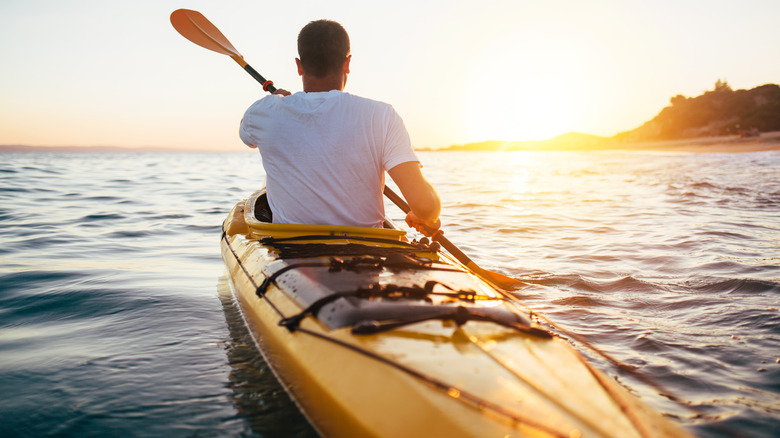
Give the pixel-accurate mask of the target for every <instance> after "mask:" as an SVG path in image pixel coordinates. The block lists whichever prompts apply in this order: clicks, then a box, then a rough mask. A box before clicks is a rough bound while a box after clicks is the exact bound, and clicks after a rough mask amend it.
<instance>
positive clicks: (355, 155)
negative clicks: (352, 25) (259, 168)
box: [240, 90, 419, 227]
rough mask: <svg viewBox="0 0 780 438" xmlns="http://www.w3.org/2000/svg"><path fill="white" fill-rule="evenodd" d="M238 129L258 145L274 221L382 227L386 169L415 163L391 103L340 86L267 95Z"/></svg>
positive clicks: (253, 106)
mask: <svg viewBox="0 0 780 438" xmlns="http://www.w3.org/2000/svg"><path fill="white" fill-rule="evenodd" d="M240 134H241V140H243V142H244V143H246V144H247V145H249V146H257V147H258V149H259V150H260V155H261V156H262V161H263V168H264V169H265V173H266V190H267V193H268V201H269V204H270V205H271V211H272V212H273V218H274V222H275V223H290V224H327V225H354V226H361V227H381V224H382V221H383V219H384V202H383V198H382V190H383V188H384V182H385V171H386V170H388V169H392V168H393V167H395V166H397V165H398V164H401V163H405V162H409V161H419V159H418V158H417V155H416V154H415V153H414V150H413V149H412V145H411V141H410V140H409V134H408V133H407V131H406V127H404V124H403V121H402V120H401V117H400V116H399V115H398V114H397V113H396V112H395V110H394V109H393V107H392V106H390V105H389V104H386V103H383V102H377V101H374V100H370V99H366V98H362V97H358V96H354V95H351V94H349V93H344V92H341V91H338V90H332V91H328V92H322V93H304V92H299V93H295V94H293V95H291V96H286V97H281V96H278V95H271V96H266V97H264V98H262V99H260V100H258V101H257V102H255V103H254V104H253V105H252V106H250V107H249V109H247V111H246V113H245V114H244V118H243V120H242V121H241V129H240Z"/></svg>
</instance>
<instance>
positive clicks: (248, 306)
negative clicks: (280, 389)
mask: <svg viewBox="0 0 780 438" xmlns="http://www.w3.org/2000/svg"><path fill="white" fill-rule="evenodd" d="M263 196H264V195H263V193H262V192H258V193H256V194H254V195H253V196H252V197H250V198H249V199H248V200H246V201H242V202H239V203H238V204H237V205H236V206H235V207H234V208H233V210H232V211H231V213H230V215H229V216H228V218H227V219H226V221H225V225H224V229H223V239H222V255H223V260H224V261H225V264H226V266H227V268H228V271H229V276H230V278H231V283H232V286H233V290H234V294H235V296H236V299H237V302H238V303H239V305H240V307H241V310H242V314H243V315H244V318H245V320H246V323H247V325H248V327H249V328H250V332H251V333H252V334H253V337H254V339H255V342H256V344H257V345H258V348H259V349H260V351H261V352H262V353H263V355H264V357H265V358H266V360H267V361H268V362H269V365H270V366H271V368H272V369H273V370H274V373H275V374H276V376H277V378H278V379H279V380H280V381H281V382H282V384H283V385H284V386H285V388H286V389H287V391H288V392H289V393H290V394H291V396H292V398H293V399H294V400H295V402H296V403H297V404H298V406H299V407H300V409H301V411H302V412H303V413H304V414H305V415H306V416H307V417H308V419H309V421H310V422H311V423H312V425H313V426H314V427H315V428H316V429H317V430H318V431H319V432H320V433H321V434H322V435H324V436H377V437H379V436H386V437H395V436H453V437H455V436H518V437H521V436H522V437H559V436H560V437H576V436H615V437H632V436H634V437H648V436H671V435H674V436H685V435H686V433H685V432H684V431H682V430H681V429H680V428H678V427H677V426H676V425H674V424H673V423H671V422H670V421H668V420H667V419H665V418H663V417H662V416H660V415H659V414H657V413H656V412H654V411H652V410H651V409H649V408H647V407H646V406H645V405H643V404H642V403H641V402H640V401H639V400H637V399H636V398H635V397H634V396H632V395H631V394H629V393H628V392H627V391H626V390H625V389H624V388H622V387H620V386H619V385H617V384H616V383H615V382H613V381H612V380H610V379H609V378H607V377H606V376H604V375H603V374H601V373H600V372H599V371H597V370H596V369H594V368H593V367H592V366H591V365H590V364H588V363H587V362H586V361H585V360H584V359H583V358H582V356H581V355H579V354H578V353H577V352H575V351H574V350H573V349H572V348H571V347H569V345H567V344H566V343H565V342H564V341H562V340H561V339H559V338H557V337H555V336H553V335H551V334H550V333H549V332H547V331H546V330H544V329H542V328H541V327H539V326H538V325H537V324H536V323H535V322H534V319H533V315H530V314H529V313H528V312H527V311H526V310H524V309H523V308H522V307H519V306H517V305H516V303H513V302H511V301H509V300H507V299H506V297H505V296H504V295H503V294H502V293H500V292H499V291H498V290H496V289H495V288H494V287H493V286H491V285H490V284H488V283H486V282H484V281H482V280H481V279H480V278H479V277H477V276H476V275H474V274H473V273H471V272H469V271H468V270H467V269H466V268H465V267H464V266H462V265H461V264H459V263H457V262H456V261H454V260H453V259H452V258H450V257H448V256H447V254H445V253H442V252H440V251H439V250H438V248H437V245H436V244H433V245H431V244H428V243H427V242H406V241H405V237H404V236H405V232H403V231H401V230H393V229H365V228H358V227H334V226H308V225H280V224H272V223H269V222H267V221H268V220H270V218H269V217H268V216H267V213H264V212H263V211H260V210H263V207H264V204H263V200H264V198H263Z"/></svg>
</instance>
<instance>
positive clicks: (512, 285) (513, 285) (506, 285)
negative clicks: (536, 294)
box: [467, 262, 528, 290]
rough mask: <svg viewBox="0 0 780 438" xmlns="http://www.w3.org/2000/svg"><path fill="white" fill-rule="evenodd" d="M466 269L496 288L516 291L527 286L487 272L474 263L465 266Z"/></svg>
mask: <svg viewBox="0 0 780 438" xmlns="http://www.w3.org/2000/svg"><path fill="white" fill-rule="evenodd" d="M467 267H468V268H469V269H471V270H472V271H474V272H475V273H477V274H478V275H479V276H480V277H482V278H484V279H485V280H487V281H489V282H491V283H493V284H494V285H495V286H498V287H499V288H501V289H506V290H516V289H521V288H523V287H526V286H528V283H525V282H523V281H520V280H517V279H515V278H512V277H507V276H506V275H504V274H499V273H498V272H495V271H488V270H487V269H484V268H482V267H479V266H477V264H476V263H474V262H471V264H469V265H467Z"/></svg>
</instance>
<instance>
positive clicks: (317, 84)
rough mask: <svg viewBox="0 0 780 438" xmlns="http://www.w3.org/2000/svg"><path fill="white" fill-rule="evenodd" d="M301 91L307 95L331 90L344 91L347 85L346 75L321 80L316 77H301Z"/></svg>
mask: <svg viewBox="0 0 780 438" xmlns="http://www.w3.org/2000/svg"><path fill="white" fill-rule="evenodd" d="M302 79H303V91H305V92H307V93H318V92H326V91H331V90H338V91H344V87H345V86H346V85H347V78H346V75H344V76H341V77H340V76H337V75H328V76H324V77H321V78H318V77H316V76H311V75H307V74H304V75H303V78H302Z"/></svg>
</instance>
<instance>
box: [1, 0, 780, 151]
mask: <svg viewBox="0 0 780 438" xmlns="http://www.w3.org/2000/svg"><path fill="white" fill-rule="evenodd" d="M182 7H184V8H188V9H195V10H198V11H200V12H202V13H203V14H204V15H205V16H206V17H207V18H208V19H209V20H211V21H212V22H213V23H214V24H215V25H216V26H217V27H218V28H219V29H220V30H222V32H223V33H224V34H225V35H226V36H227V38H228V39H229V40H230V41H231V42H232V43H233V45H234V46H235V47H236V48H237V49H238V50H239V51H240V52H241V53H242V54H243V55H244V57H245V58H246V60H247V61H248V62H249V63H250V64H251V65H252V66H253V67H255V69H257V70H258V71H259V72H260V73H261V74H263V75H264V76H265V77H267V78H269V79H272V80H273V81H274V82H275V84H276V85H277V86H279V87H282V88H286V89H288V90H290V91H298V90H300V87H301V86H300V79H299V77H298V76H297V74H296V71H295V64H294V58H295V56H296V52H295V47H296V45H295V39H296V36H297V33H298V31H299V30H300V28H301V27H302V26H304V25H305V24H306V23H307V22H309V21H311V20H315V19H319V18H329V19H334V20H336V21H339V22H341V23H342V24H343V25H344V27H345V28H346V29H347V31H348V32H349V34H350V38H351V40H352V54H353V60H352V64H351V71H352V73H351V75H350V77H349V81H348V83H347V90H346V91H348V92H351V93H354V94H358V95H362V96H366V97H370V98H374V99H378V100H383V101H386V102H389V103H391V104H392V105H393V106H394V107H395V108H396V109H397V110H398V112H399V113H400V114H401V116H402V117H403V118H404V120H405V123H406V126H407V128H408V129H409V132H410V134H411V136H412V143H413V144H414V145H415V146H420V147H426V146H427V147H439V146H447V145H450V144H461V143H467V142H472V141H482V140H490V139H497V140H533V139H544V138H549V137H552V136H555V135H558V134H562V133H565V132H569V131H579V132H585V133H591V134H598V135H607V136H611V135H614V134H616V133H618V132H620V131H625V130H629V129H633V128H635V127H637V126H639V125H640V124H642V123H643V122H645V121H647V120H649V119H650V118H652V117H654V116H655V115H656V114H657V113H658V112H659V111H660V110H661V109H662V108H663V107H664V106H666V105H667V104H668V102H669V98H670V97H672V96H674V95H677V94H683V95H686V96H696V95H699V94H701V93H702V92H703V91H705V90H707V89H712V88H713V85H714V83H715V81H716V80H717V79H725V80H727V81H728V83H729V84H730V85H731V86H732V87H733V88H734V89H739V88H752V87H755V86H758V85H763V84H766V83H780V57H778V53H779V52H778V50H780V26H778V25H777V20H778V19H780V1H777V0H738V1H736V0H735V1H706V2H705V1H701V0H653V1H650V0H648V1H631V0H615V1H611V0H589V1H582V0H577V1H550V0H548V1H542V0H534V1H531V0H503V1H499V0H496V1H491V0H483V1H468V2H466V1H453V0H448V1H445V0H441V1H439V0H432V1H426V0H415V1H407V0H396V1H393V2H369V1H348V0H331V1H313V0H309V1H295V0H289V1H286V2H265V1H257V0H255V1H246V0H243V1H239V0H221V1H214V0H212V1H203V0H192V1H188V2H181V1H167V0H155V1H136V2H114V1H107V0H103V1H98V0H82V1H76V0H4V1H3V2H2V3H0V41H2V45H1V46H0V59H2V67H0V144H27V145H51V146H53V145H65V146H76V145H78V146H92V145H115V146H164V147H182V148H186V147H190V148H198V149H206V148H210V149H215V150H224V151H235V150H241V149H242V148H243V145H242V143H241V141H240V140H239V139H238V122H239V120H240V119H241V116H242V115H243V112H244V110H245V109H246V107H248V106H249V105H250V104H251V103H252V102H253V101H254V100H256V99H258V98H259V97H261V96H262V95H263V92H262V90H261V88H260V87H259V85H258V84H257V83H256V82H255V81H254V80H253V79H252V78H251V77H250V76H249V75H247V74H246V73H245V72H244V71H243V70H242V69H241V68H240V67H239V66H238V64H236V63H235V62H234V61H233V60H231V59H230V58H229V57H227V56H224V55H219V54H216V53H213V52H210V51H208V50H205V49H203V48H201V47H198V46H196V45H194V44H192V43H190V42H189V41H187V40H185V39H184V38H182V37H181V36H180V35H179V34H178V33H176V31H175V30H174V29H173V28H172V26H171V25H170V21H169V16H170V13H171V12H172V11H174V10H175V9H178V8H182Z"/></svg>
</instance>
